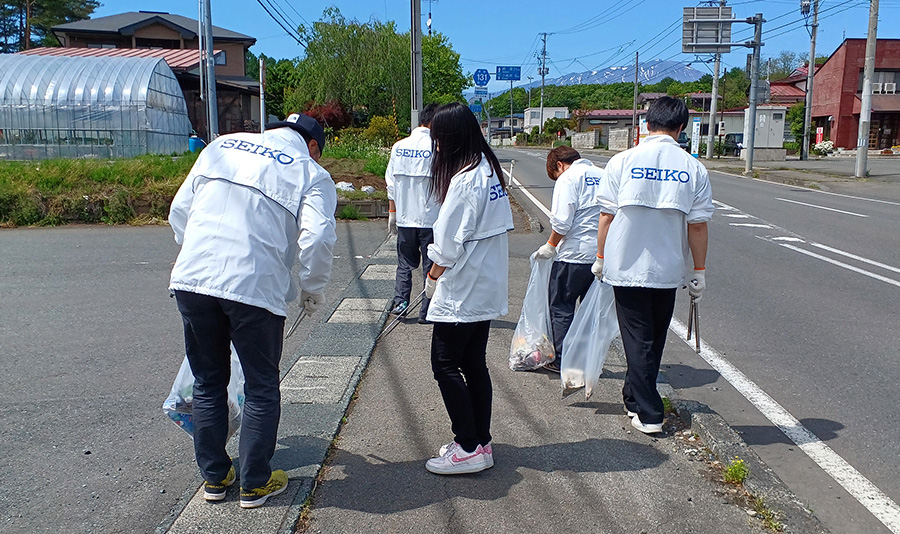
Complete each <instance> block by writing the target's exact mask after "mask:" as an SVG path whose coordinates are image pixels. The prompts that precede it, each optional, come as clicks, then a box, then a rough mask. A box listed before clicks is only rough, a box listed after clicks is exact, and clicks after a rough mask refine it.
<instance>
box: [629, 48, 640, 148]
mask: <svg viewBox="0 0 900 534" xmlns="http://www.w3.org/2000/svg"><path fill="white" fill-rule="evenodd" d="M638 70H640V63H639V62H638V52H635V53H634V102H633V104H632V109H631V143H632V145H631V146H637V143H636V142H635V139H636V138H637V137H639V135H638V133H637V99H638Z"/></svg>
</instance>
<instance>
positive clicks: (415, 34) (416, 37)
mask: <svg viewBox="0 0 900 534" xmlns="http://www.w3.org/2000/svg"><path fill="white" fill-rule="evenodd" d="M410 4H411V9H410V10H411V11H412V22H411V24H410V37H411V39H410V47H411V49H412V61H410V64H411V65H410V68H411V70H412V72H411V76H410V79H411V81H412V88H411V93H412V95H411V96H412V103H411V104H412V105H411V107H410V117H409V120H410V129H412V128H415V127H416V126H418V125H419V111H420V110H421V109H422V0H410Z"/></svg>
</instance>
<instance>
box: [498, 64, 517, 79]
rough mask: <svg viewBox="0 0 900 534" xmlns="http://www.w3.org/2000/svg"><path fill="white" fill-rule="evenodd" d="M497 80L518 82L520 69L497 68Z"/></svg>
mask: <svg viewBox="0 0 900 534" xmlns="http://www.w3.org/2000/svg"><path fill="white" fill-rule="evenodd" d="M497 79H498V80H506V81H513V82H515V81H518V80H521V79H522V67H497Z"/></svg>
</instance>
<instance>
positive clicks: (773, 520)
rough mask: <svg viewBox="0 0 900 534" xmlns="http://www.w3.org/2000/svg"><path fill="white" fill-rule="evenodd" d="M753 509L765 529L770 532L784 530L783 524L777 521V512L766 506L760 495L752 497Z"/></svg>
mask: <svg viewBox="0 0 900 534" xmlns="http://www.w3.org/2000/svg"><path fill="white" fill-rule="evenodd" d="M753 511H755V512H756V516H757V517H758V518H760V519H761V520H762V522H763V525H764V526H765V527H766V528H767V529H769V530H771V531H772V532H782V531H784V524H783V523H782V522H781V521H779V519H778V514H777V513H775V512H773V511H772V510H770V509H769V508H768V507H766V503H765V501H763V499H762V497H754V498H753Z"/></svg>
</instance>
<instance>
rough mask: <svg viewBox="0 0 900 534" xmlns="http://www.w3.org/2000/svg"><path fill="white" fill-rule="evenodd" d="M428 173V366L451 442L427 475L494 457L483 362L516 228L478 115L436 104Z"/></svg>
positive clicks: (483, 464) (500, 309)
mask: <svg viewBox="0 0 900 534" xmlns="http://www.w3.org/2000/svg"><path fill="white" fill-rule="evenodd" d="M431 137H432V139H434V150H435V155H434V160H433V161H432V176H433V179H434V192H435V195H436V197H437V199H438V201H439V202H440V203H441V210H440V213H439V214H438V218H437V221H435V223H434V243H432V244H431V245H429V246H428V257H430V258H431V259H432V261H433V262H434V265H432V267H431V270H430V271H429V272H428V277H427V278H426V280H425V294H426V296H428V297H429V298H431V299H432V300H431V306H430V307H429V308H428V319H429V320H430V321H434V330H433V332H432V336H431V369H432V371H433V372H434V378H435V380H437V383H438V386H439V388H440V390H441V397H442V398H443V400H444V406H445V407H446V408H447V413H448V415H449V416H450V423H451V429H452V431H453V434H454V436H453V441H451V442H450V443H448V444H446V445H444V446H443V447H441V448H440V450H439V452H438V456H437V457H436V458H432V459H430V460H428V461H427V462H426V463H425V468H426V469H428V471H430V472H432V473H437V474H442V475H451V474H458V473H475V472H478V471H482V470H484V469H487V468H489V467H491V466H493V465H494V457H493V449H492V448H491V397H492V388H491V377H490V374H489V373H488V368H487V362H486V360H485V356H486V352H487V341H488V333H489V332H490V327H491V319H496V318H497V317H500V316H501V315H505V314H506V312H507V298H508V294H507V290H508V271H509V242H508V239H507V235H506V234H507V232H509V231H511V230H512V229H513V222H512V211H511V210H510V207H509V197H508V196H507V193H506V181H505V180H504V179H503V172H502V170H501V168H500V162H499V161H498V160H497V156H495V155H494V153H493V152H492V151H491V147H490V146H489V145H488V144H487V142H486V141H485V140H484V136H483V135H482V133H481V127H480V126H479V125H478V121H477V120H476V119H475V115H473V114H472V112H471V111H469V108H467V107H466V106H463V105H462V104H458V103H454V104H447V105H445V106H442V107H440V108H439V109H438V110H437V113H436V114H435V116H434V119H433V120H432V123H431Z"/></svg>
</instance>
